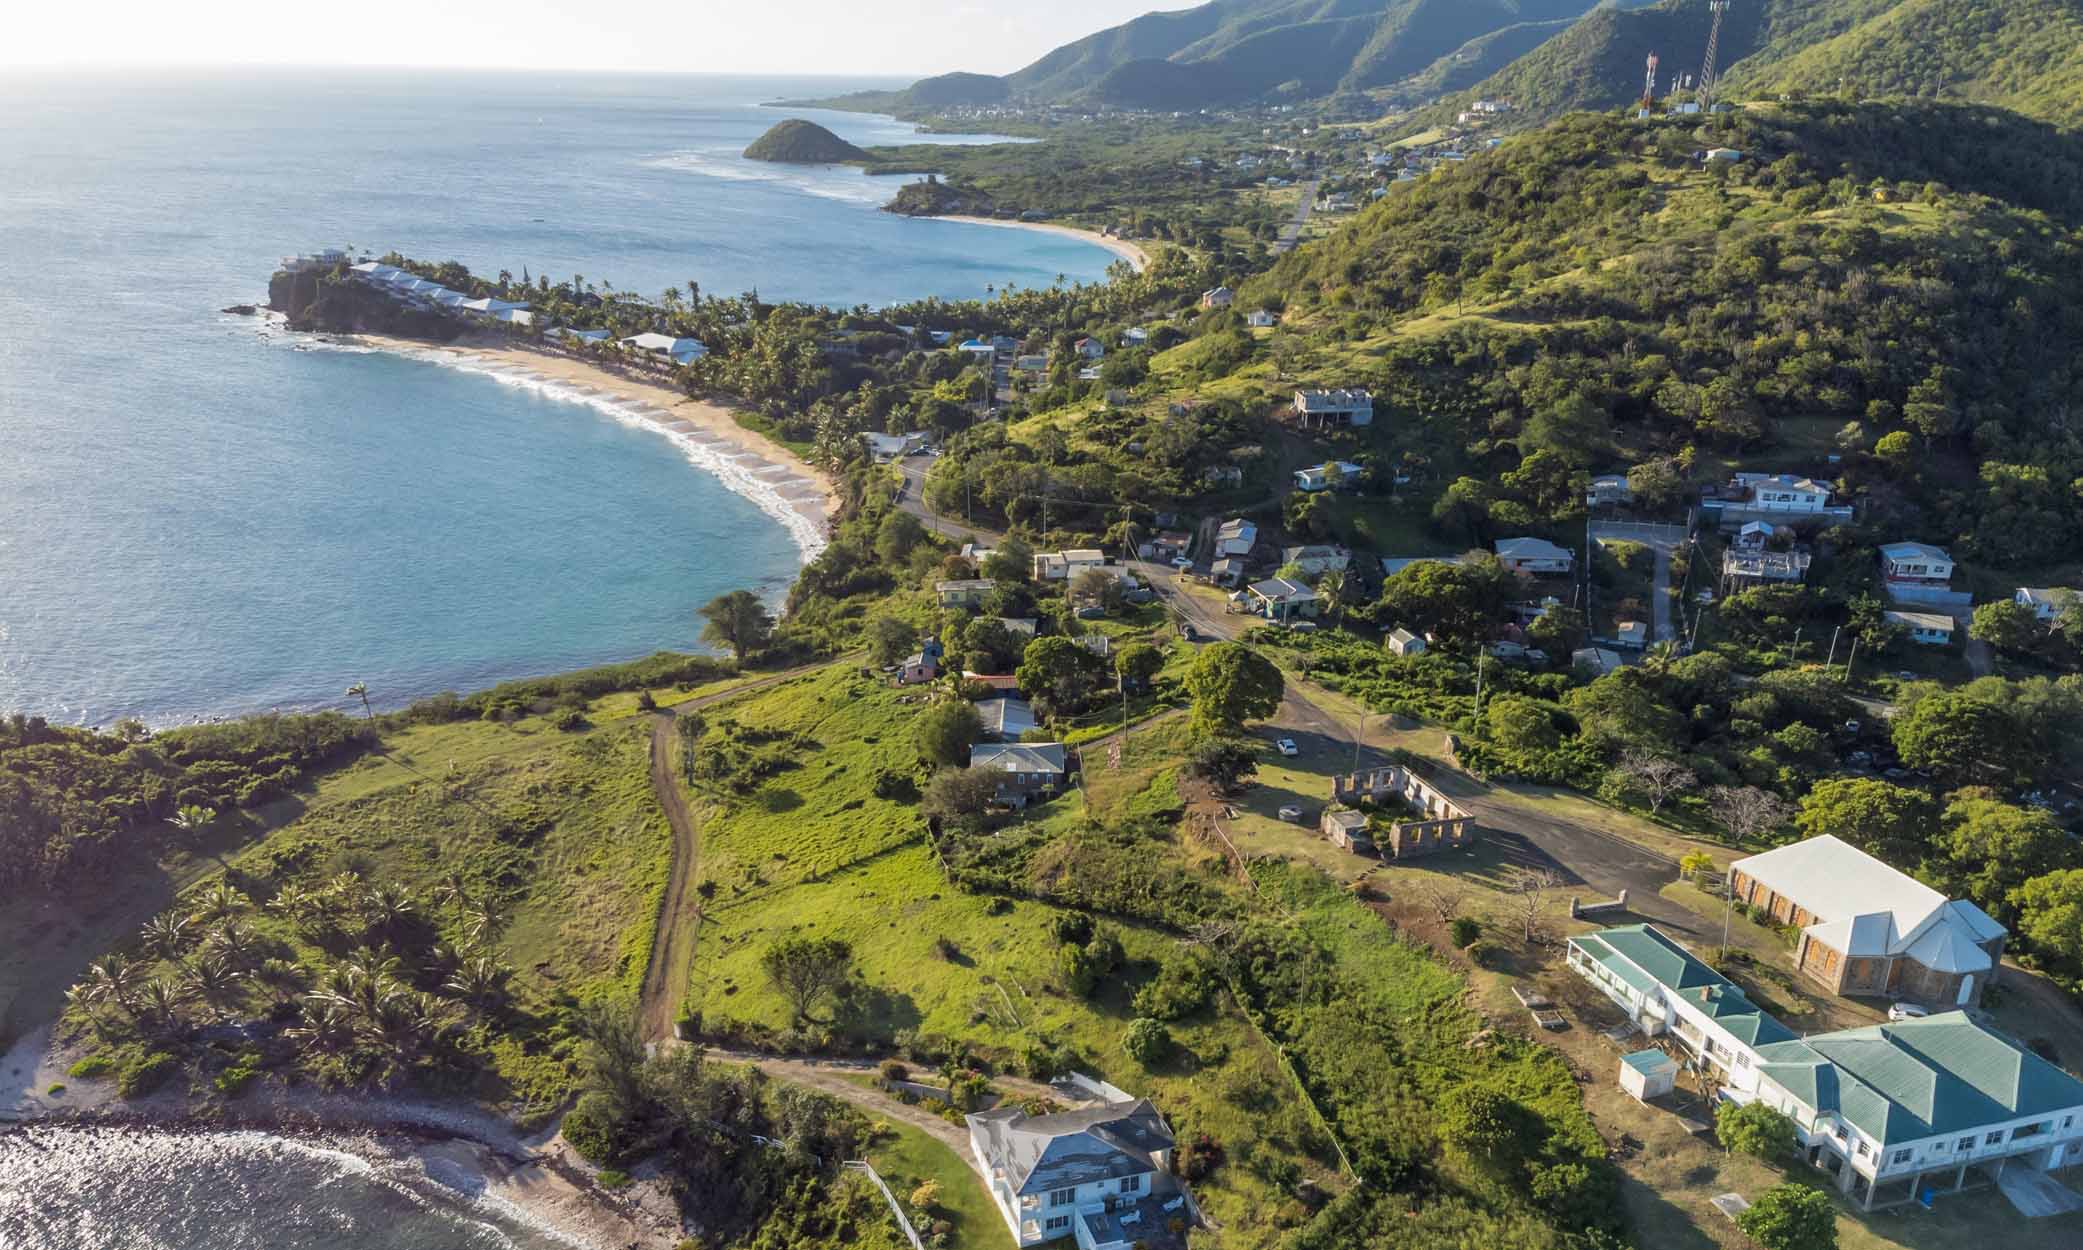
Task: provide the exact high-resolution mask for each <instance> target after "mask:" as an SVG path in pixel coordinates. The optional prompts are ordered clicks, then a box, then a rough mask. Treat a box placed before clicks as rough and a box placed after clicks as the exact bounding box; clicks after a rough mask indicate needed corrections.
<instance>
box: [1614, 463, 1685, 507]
mask: <svg viewBox="0 0 2083 1250" xmlns="http://www.w3.org/2000/svg"><path fill="white" fill-rule="evenodd" d="M1627 490H1628V493H1629V494H1631V495H1633V496H1634V499H1635V502H1636V503H1638V504H1640V505H1642V507H1644V508H1646V509H1648V510H1650V511H1652V512H1660V511H1662V510H1663V509H1664V508H1666V507H1668V506H1670V505H1671V504H1672V503H1675V502H1676V501H1677V499H1678V497H1679V496H1680V495H1681V494H1683V493H1684V491H1685V474H1684V472H1683V471H1682V470H1680V469H1679V467H1678V462H1677V461H1676V460H1675V459H1668V458H1667V459H1662V460H1649V461H1645V462H1643V463H1641V464H1638V465H1636V466H1635V467H1634V468H1632V469H1629V470H1628V471H1627Z"/></svg>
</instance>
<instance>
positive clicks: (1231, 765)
mask: <svg viewBox="0 0 2083 1250" xmlns="http://www.w3.org/2000/svg"><path fill="white" fill-rule="evenodd" d="M1257 771H1258V752H1257V751H1256V750H1254V749H1253V748H1252V745H1251V744H1250V743H1249V742H1246V741H1244V740H1242V739H1238V738H1213V739H1210V740H1209V741H1206V742H1203V743H1201V744H1200V745H1198V746H1196V747H1194V748H1193V750H1192V751H1191V752H1190V753H1189V754H1188V755H1187V757H1186V759H1185V761H1184V762H1182V763H1181V764H1180V765H1179V772H1180V773H1181V775H1183V776H1186V777H1191V778H1195V779H1198V780H1201V781H1205V782H1207V783H1208V784H1210V785H1212V786H1214V787H1215V788H1216V790H1218V791H1220V792H1221V793H1224V794H1228V793H1230V792H1231V791H1233V790H1235V789H1236V788H1237V786H1238V785H1239V784H1241V783H1242V782H1243V780H1244V779H1245V778H1246V777H1249V776H1251V775H1252V774H1253V773H1256V772H1257Z"/></svg>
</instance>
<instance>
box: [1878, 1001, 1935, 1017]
mask: <svg viewBox="0 0 2083 1250" xmlns="http://www.w3.org/2000/svg"><path fill="white" fill-rule="evenodd" d="M1930 1014H1931V1013H1930V1012H1928V1011H1926V1010H1924V1009H1923V1008H1922V1007H1919V1006H1917V1005H1916V1004H1915V1003H1896V1004H1895V1005H1894V1006H1892V1007H1889V1008H1888V1019H1890V1020H1922V1019H1923V1018H1924V1017H1925V1016H1928V1015H1930Z"/></svg>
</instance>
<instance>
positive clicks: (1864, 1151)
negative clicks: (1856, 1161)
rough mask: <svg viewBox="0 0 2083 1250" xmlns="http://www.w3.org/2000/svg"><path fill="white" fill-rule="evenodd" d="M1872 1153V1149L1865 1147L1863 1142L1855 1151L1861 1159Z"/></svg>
mask: <svg viewBox="0 0 2083 1250" xmlns="http://www.w3.org/2000/svg"><path fill="white" fill-rule="evenodd" d="M1872 1153H1873V1147H1871V1146H1869V1145H1867V1144H1866V1143H1865V1142H1860V1143H1859V1149H1858V1151H1857V1154H1858V1156H1859V1157H1860V1158H1861V1159H1863V1158H1865V1157H1866V1156H1867V1155H1870V1154H1872Z"/></svg>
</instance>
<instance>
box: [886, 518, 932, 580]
mask: <svg viewBox="0 0 2083 1250" xmlns="http://www.w3.org/2000/svg"><path fill="white" fill-rule="evenodd" d="M925 538H926V527H925V526H924V525H922V524H921V523H920V522H919V519H918V518H917V517H915V516H913V515H911V514H910V513H909V512H904V511H900V510H899V509H896V508H892V509H890V510H889V511H888V512H885V513H883V515H882V523H881V524H879V525H877V526H876V527H875V554H876V557H877V558H878V559H880V560H881V561H882V562H883V565H884V566H885V567H888V568H895V567H897V566H899V565H901V564H903V563H904V559H905V557H906V556H909V555H910V554H911V549H912V548H913V547H916V546H918V545H919V544H920V543H921V542H924V541H925Z"/></svg>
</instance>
